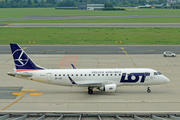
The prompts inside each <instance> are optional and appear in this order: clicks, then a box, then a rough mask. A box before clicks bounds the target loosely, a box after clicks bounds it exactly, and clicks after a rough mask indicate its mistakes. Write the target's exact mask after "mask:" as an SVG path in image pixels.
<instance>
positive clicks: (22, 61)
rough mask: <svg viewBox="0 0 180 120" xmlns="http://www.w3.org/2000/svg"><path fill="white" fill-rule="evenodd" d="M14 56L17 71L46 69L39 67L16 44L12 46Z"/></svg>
mask: <svg viewBox="0 0 180 120" xmlns="http://www.w3.org/2000/svg"><path fill="white" fill-rule="evenodd" d="M10 47H11V51H12V55H13V58H14V63H15V66H16V70H17V72H18V71H26V70H43V69H45V68H43V67H39V66H37V65H36V64H35V63H34V62H33V61H32V60H31V59H30V57H29V56H28V55H27V54H26V53H25V51H24V50H23V49H22V48H21V47H20V46H19V45H18V44H16V43H11V44H10Z"/></svg>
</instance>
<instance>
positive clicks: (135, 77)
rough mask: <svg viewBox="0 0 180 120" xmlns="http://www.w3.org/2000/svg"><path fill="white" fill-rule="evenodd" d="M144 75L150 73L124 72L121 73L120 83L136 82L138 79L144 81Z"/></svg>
mask: <svg viewBox="0 0 180 120" xmlns="http://www.w3.org/2000/svg"><path fill="white" fill-rule="evenodd" d="M146 76H150V73H130V74H127V77H126V73H123V74H122V77H121V80H120V83H136V82H138V81H139V80H140V82H141V83H144V81H145V79H146Z"/></svg>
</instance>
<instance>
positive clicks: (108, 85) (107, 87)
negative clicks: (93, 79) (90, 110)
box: [99, 84, 116, 92]
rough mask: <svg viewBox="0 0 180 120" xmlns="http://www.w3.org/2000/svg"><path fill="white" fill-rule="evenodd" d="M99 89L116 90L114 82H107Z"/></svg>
mask: <svg viewBox="0 0 180 120" xmlns="http://www.w3.org/2000/svg"><path fill="white" fill-rule="evenodd" d="M99 90H102V91H105V92H116V84H107V85H105V86H104V87H100V88H99Z"/></svg>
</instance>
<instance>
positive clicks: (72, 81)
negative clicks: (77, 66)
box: [68, 76, 77, 85]
mask: <svg viewBox="0 0 180 120" xmlns="http://www.w3.org/2000/svg"><path fill="white" fill-rule="evenodd" d="M68 78H69V80H70V81H71V83H72V84H73V85H77V84H76V83H75V82H74V80H72V79H71V77H69V76H68Z"/></svg>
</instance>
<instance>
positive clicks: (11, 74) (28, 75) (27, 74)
mask: <svg viewBox="0 0 180 120" xmlns="http://www.w3.org/2000/svg"><path fill="white" fill-rule="evenodd" d="M7 74H8V75H10V76H13V77H15V76H16V75H18V76H21V77H32V74H31V73H28V72H18V73H15V72H14V73H13V72H8V73H7Z"/></svg>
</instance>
